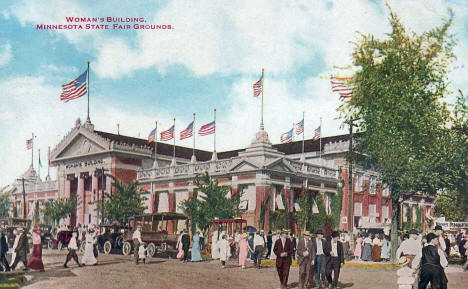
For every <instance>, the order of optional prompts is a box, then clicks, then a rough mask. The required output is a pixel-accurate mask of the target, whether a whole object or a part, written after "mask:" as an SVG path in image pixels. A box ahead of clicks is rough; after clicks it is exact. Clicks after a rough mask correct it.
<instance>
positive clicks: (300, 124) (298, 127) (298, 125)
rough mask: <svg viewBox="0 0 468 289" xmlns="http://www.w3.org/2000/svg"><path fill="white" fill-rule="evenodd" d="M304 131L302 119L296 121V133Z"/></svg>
mask: <svg viewBox="0 0 468 289" xmlns="http://www.w3.org/2000/svg"><path fill="white" fill-rule="evenodd" d="M303 132H304V119H302V120H301V121H300V122H298V123H296V134H301V133H303Z"/></svg>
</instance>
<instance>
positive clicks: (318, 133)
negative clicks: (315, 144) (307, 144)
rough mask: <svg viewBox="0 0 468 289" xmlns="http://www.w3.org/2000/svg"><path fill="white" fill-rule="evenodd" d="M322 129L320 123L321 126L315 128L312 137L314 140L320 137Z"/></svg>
mask: <svg viewBox="0 0 468 289" xmlns="http://www.w3.org/2000/svg"><path fill="white" fill-rule="evenodd" d="M321 130H322V129H321V128H320V125H319V127H318V128H316V129H315V130H314V137H313V138H312V140H317V139H319V138H320V132H321Z"/></svg>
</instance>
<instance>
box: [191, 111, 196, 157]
mask: <svg viewBox="0 0 468 289" xmlns="http://www.w3.org/2000/svg"><path fill="white" fill-rule="evenodd" d="M192 132H193V134H192V135H193V155H194V156H195V135H196V133H195V113H193V126H192Z"/></svg>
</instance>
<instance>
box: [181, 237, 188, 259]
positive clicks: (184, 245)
mask: <svg viewBox="0 0 468 289" xmlns="http://www.w3.org/2000/svg"><path fill="white" fill-rule="evenodd" d="M181 241H182V250H184V262H187V261H188V251H189V248H190V236H189V234H188V231H187V230H184V234H183V235H182V240H181Z"/></svg>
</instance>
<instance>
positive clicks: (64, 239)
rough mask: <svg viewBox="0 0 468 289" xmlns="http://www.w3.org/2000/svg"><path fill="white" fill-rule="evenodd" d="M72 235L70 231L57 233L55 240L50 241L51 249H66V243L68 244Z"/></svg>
mask: <svg viewBox="0 0 468 289" xmlns="http://www.w3.org/2000/svg"><path fill="white" fill-rule="evenodd" d="M72 233H73V232H72V231H70V230H63V231H60V232H58V233H57V238H56V239H53V240H52V248H54V249H55V248H57V249H58V250H62V248H63V247H67V246H68V243H70V239H71V236H72Z"/></svg>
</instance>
